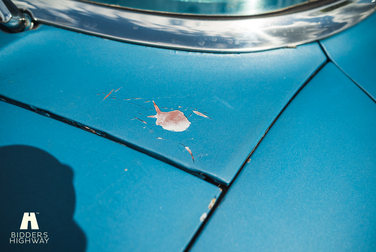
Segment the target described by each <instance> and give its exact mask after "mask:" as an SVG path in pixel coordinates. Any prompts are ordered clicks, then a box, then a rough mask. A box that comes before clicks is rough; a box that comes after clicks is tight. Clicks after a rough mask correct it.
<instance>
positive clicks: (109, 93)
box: [102, 89, 114, 101]
mask: <svg viewBox="0 0 376 252" xmlns="http://www.w3.org/2000/svg"><path fill="white" fill-rule="evenodd" d="M113 91H114V90H113V89H112V90H111V92H109V93H108V95H106V97H104V98H103V100H102V101H104V100H106V99H107V97H109V96H110V94H111V93H112V92H113Z"/></svg>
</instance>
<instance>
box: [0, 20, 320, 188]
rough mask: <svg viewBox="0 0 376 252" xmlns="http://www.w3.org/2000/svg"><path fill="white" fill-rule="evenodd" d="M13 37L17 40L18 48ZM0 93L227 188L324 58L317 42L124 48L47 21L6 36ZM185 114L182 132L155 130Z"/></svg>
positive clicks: (127, 45)
mask: <svg viewBox="0 0 376 252" xmlns="http://www.w3.org/2000/svg"><path fill="white" fill-rule="evenodd" d="M9 37H14V41H13V42H11V41H10V40H9ZM3 39H5V40H6V42H4V44H5V46H3V47H2V48H1V51H0V57H1V62H0V67H1V69H2V72H3V74H2V80H0V94H1V95H3V96H4V97H7V98H10V99H13V100H15V101H18V102H22V103H24V104H27V105H30V106H32V107H35V108H38V109H41V110H44V111H47V112H48V113H53V114H55V115H58V116H60V117H63V118H66V119H68V120H72V121H74V122H75V123H77V124H80V125H84V126H85V127H88V128H90V129H92V130H93V131H96V132H100V133H101V134H107V136H109V137H111V138H112V139H115V140H116V141H119V142H121V143H124V144H127V145H129V146H131V147H132V148H135V149H138V150H141V151H142V152H144V153H147V154H148V155H151V156H153V157H156V158H158V159H161V160H163V161H166V162H168V163H170V164H173V165H175V166H177V167H179V168H182V169H185V170H188V171H190V172H191V173H196V174H204V176H207V177H210V178H212V179H213V180H215V181H218V182H219V183H222V184H229V183H230V181H231V180H232V179H233V178H234V176H235V174H236V173H237V172H238V170H239V169H240V167H241V166H242V165H243V163H244V162H245V161H246V159H247V157H248V155H249V154H250V153H251V151H252V150H253V149H254V148H255V146H256V145H257V143H258V142H259V141H260V139H261V138H262V136H263V135H264V134H265V132H266V131H267V129H268V127H269V126H270V125H271V123H272V122H273V121H274V120H275V118H276V117H277V116H278V114H279V113H280V112H281V111H282V109H283V108H284V106H285V105H286V104H287V103H288V102H289V101H290V99H291V98H292V97H293V95H294V94H295V93H296V92H297V91H298V90H299V89H300V87H301V86H302V85H303V84H304V83H305V82H306V81H307V79H308V78H309V77H310V76H311V75H312V74H313V73H314V72H315V71H316V70H317V69H318V68H319V67H320V66H321V65H322V64H323V63H324V62H325V61H326V57H325V55H324V54H323V52H322V51H321V49H320V47H319V45H318V44H317V43H312V44H307V45H303V46H298V47H297V48H291V49H280V50H271V51H265V52H260V53H245V54H212V53H193V52H184V51H173V50H166V49H158V48H150V47H144V46H139V45H132V44H125V43H120V42H116V41H109V40H106V39H101V38H96V37H92V36H88V35H83V34H78V33H75V32H71V31H66V30H62V29H58V28H54V27H49V26H47V25H44V26H42V27H40V28H39V29H37V30H34V31H28V32H25V33H22V34H15V35H13V34H5V33H1V34H0V41H2V40H3ZM153 101H154V102H155V103H156V105H157V106H159V108H160V109H161V111H162V112H171V111H174V110H179V111H180V112H182V113H184V116H185V117H186V118H187V120H189V122H190V123H191V124H190V125H189V127H188V128H187V129H186V130H185V131H182V132H173V131H169V130H165V129H164V128H162V127H161V126H159V125H156V118H150V116H153V115H156V110H155V108H154V106H153Z"/></svg>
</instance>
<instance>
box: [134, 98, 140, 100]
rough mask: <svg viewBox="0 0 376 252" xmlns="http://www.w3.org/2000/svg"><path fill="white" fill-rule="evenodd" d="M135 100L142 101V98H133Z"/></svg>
mask: <svg viewBox="0 0 376 252" xmlns="http://www.w3.org/2000/svg"><path fill="white" fill-rule="evenodd" d="M133 99H135V100H141V99H142V98H133Z"/></svg>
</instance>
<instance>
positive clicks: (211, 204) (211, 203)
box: [208, 198, 217, 210]
mask: <svg viewBox="0 0 376 252" xmlns="http://www.w3.org/2000/svg"><path fill="white" fill-rule="evenodd" d="M216 200H217V199H216V198H213V199H212V200H211V201H210V204H209V206H208V208H209V210H211V209H212V208H213V206H214V204H215V201H216Z"/></svg>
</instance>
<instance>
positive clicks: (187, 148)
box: [181, 143, 195, 162]
mask: <svg viewBox="0 0 376 252" xmlns="http://www.w3.org/2000/svg"><path fill="white" fill-rule="evenodd" d="M181 145H183V146H184V148H185V149H186V150H187V151H188V152H189V154H191V157H192V160H193V162H194V161H195V158H194V157H193V153H192V151H191V149H189V147H188V146H185V145H184V144H182V143H181Z"/></svg>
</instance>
